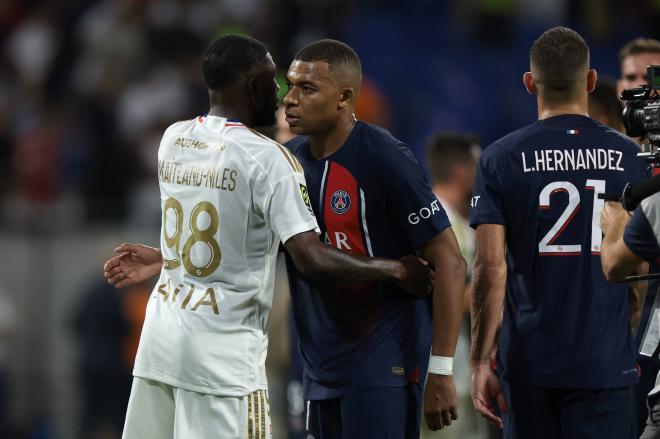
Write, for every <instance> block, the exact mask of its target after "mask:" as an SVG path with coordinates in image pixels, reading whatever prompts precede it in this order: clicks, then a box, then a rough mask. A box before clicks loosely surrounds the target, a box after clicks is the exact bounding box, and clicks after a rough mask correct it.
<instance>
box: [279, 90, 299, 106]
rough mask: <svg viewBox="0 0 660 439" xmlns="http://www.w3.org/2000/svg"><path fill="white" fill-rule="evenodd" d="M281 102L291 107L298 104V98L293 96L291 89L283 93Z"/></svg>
mask: <svg viewBox="0 0 660 439" xmlns="http://www.w3.org/2000/svg"><path fill="white" fill-rule="evenodd" d="M282 102H283V103H284V105H286V106H287V107H293V106H296V105H298V100H297V99H296V98H295V97H294V96H293V90H292V89H291V90H289V91H287V92H286V94H285V95H284V99H282Z"/></svg>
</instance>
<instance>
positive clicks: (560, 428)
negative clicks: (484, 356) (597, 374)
mask: <svg viewBox="0 0 660 439" xmlns="http://www.w3.org/2000/svg"><path fill="white" fill-rule="evenodd" d="M502 385H503V387H504V394H505V397H506V402H507V404H508V405H509V414H508V415H504V438H505V439H528V438H534V439H545V438H547V439H557V438H562V439H591V438H593V439H610V438H611V439H636V438H637V434H636V430H637V428H636V419H635V399H634V396H633V389H632V387H625V388H622V389H590V390H584V389H547V388H541V387H531V386H525V385H521V384H514V383H509V382H507V381H504V380H502Z"/></svg>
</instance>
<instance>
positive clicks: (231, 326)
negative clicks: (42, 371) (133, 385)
mask: <svg viewBox="0 0 660 439" xmlns="http://www.w3.org/2000/svg"><path fill="white" fill-rule="evenodd" d="M158 177H159V182H160V191H161V205H162V212H163V224H162V233H161V250H162V253H163V270H162V272H161V276H160V279H159V281H158V283H157V285H156V287H155V289H154V292H153V294H152V298H151V299H150V301H149V305H148V307H147V318H146V321H145V326H144V329H143V334H142V340H141V343H140V349H139V352H138V356H137V360H136V366H135V375H136V376H143V377H146V378H151V379H156V380H158V381H162V382H165V383H168V384H171V385H174V386H177V387H183V388H186V389H188V390H192V391H198V392H203V393H210V394H221V395H230V396H242V395H245V394H247V393H249V392H251V391H254V390H256V389H265V388H266V377H265V370H264V361H265V355H266V348H267V338H266V332H265V329H266V324H267V320H268V315H269V312H270V308H271V302H272V294H273V282H274V280H273V279H274V278H273V276H274V271H275V257H276V252H277V248H278V246H279V242H280V239H287V237H288V236H292V234H294V233H300V232H302V231H305V230H312V229H314V228H315V227H316V223H315V221H314V219H313V217H312V216H311V214H309V212H307V208H306V206H305V205H304V203H303V202H302V200H299V202H298V203H296V200H291V199H290V198H288V199H281V197H283V196H287V197H290V196H291V190H288V191H287V190H285V189H284V186H282V185H283V184H284V183H286V185H287V188H288V187H293V188H294V189H295V193H297V194H298V197H299V198H300V189H299V184H304V179H303V176H302V171H301V169H300V167H299V165H298V164H297V162H296V161H295V159H294V158H293V157H292V156H291V155H290V154H289V153H288V151H286V150H285V149H284V148H283V147H281V146H280V145H277V144H276V143H274V142H272V141H270V140H268V139H266V138H265V137H263V136H261V135H259V134H257V133H255V132H253V131H252V130H250V129H249V128H247V127H246V126H244V125H243V124H241V123H239V122H236V121H231V120H227V119H225V118H221V117H214V116H207V117H199V118H197V119H193V120H190V121H184V122H179V123H176V124H174V125H172V126H171V127H170V128H168V129H167V131H166V132H165V134H164V136H163V139H162V141H161V145H160V148H159V153H158ZM292 180H295V181H292ZM298 180H300V181H298ZM284 201H288V204H289V205H288V206H285V204H286V203H284ZM299 205H302V208H300V207H299ZM296 206H298V207H299V208H296ZM278 209H279V210H278ZM284 209H288V210H289V212H299V211H300V210H301V209H302V210H304V212H302V213H301V214H300V215H298V216H296V215H295V214H286V213H283V212H284ZM298 219H300V220H299V221H297V222H296V220H298ZM291 221H293V222H291ZM283 237H284V238H283Z"/></svg>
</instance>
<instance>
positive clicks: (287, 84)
mask: <svg viewBox="0 0 660 439" xmlns="http://www.w3.org/2000/svg"><path fill="white" fill-rule="evenodd" d="M292 87H293V84H291V83H290V82H289V81H286V89H287V90H291V88H292Z"/></svg>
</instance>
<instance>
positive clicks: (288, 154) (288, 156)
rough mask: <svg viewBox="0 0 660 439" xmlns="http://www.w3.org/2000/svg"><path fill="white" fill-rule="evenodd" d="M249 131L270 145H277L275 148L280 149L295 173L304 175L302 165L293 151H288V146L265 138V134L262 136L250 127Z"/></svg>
mask: <svg viewBox="0 0 660 439" xmlns="http://www.w3.org/2000/svg"><path fill="white" fill-rule="evenodd" d="M248 129H249V130H250V131H252V133H254V134H255V135H257V136H258V137H259V138H261V139H263V140H266V141H267V142H268V143H270V144H273V145H275V146H276V147H277V149H279V150H280V152H281V153H282V154H283V155H284V158H286V161H287V162H288V163H289V165H290V166H291V167H292V168H293V170H294V171H295V172H298V173H300V174H302V173H303V168H302V165H301V164H300V162H299V161H298V159H297V158H296V156H295V155H293V153H292V152H291V151H289V149H288V148H287V147H286V146H284V145H281V144H279V143H277V142H276V141H274V140H273V139H271V138H269V137H266V136H264V135H263V134H261V133H260V132H258V131H256V130H253V129H252V128H249V127H248Z"/></svg>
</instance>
